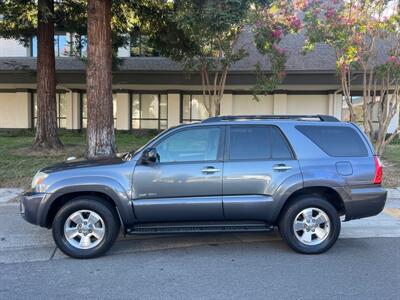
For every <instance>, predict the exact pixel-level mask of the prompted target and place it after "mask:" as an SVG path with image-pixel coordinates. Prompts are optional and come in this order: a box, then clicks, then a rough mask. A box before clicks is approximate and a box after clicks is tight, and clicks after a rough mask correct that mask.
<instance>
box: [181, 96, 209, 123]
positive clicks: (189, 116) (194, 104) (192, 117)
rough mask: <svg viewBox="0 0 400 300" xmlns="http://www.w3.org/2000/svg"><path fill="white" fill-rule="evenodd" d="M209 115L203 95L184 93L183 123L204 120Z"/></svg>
mask: <svg viewBox="0 0 400 300" xmlns="http://www.w3.org/2000/svg"><path fill="white" fill-rule="evenodd" d="M208 117H209V113H208V111H207V109H206V106H205V104H204V99H203V95H182V123H191V122H196V121H202V120H204V119H207V118H208Z"/></svg>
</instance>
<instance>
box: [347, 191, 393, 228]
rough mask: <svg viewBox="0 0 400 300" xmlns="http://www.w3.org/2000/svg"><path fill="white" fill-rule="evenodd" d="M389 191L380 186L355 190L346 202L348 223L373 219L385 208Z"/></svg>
mask: <svg viewBox="0 0 400 300" xmlns="http://www.w3.org/2000/svg"><path fill="white" fill-rule="evenodd" d="M386 198H387V191H386V190H384V189H383V188H382V187H380V186H371V187H363V188H353V189H351V192H350V199H349V200H348V201H346V202H345V203H344V204H345V209H346V219H345V220H346V221H349V220H354V219H361V218H366V217H371V216H375V215H377V214H379V213H380V212H381V211H382V210H383V208H384V207H385V203H386Z"/></svg>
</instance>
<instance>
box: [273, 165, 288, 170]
mask: <svg viewBox="0 0 400 300" xmlns="http://www.w3.org/2000/svg"><path fill="white" fill-rule="evenodd" d="M291 168H292V167H291V166H287V165H285V164H278V165H275V166H274V170H275V171H287V170H290V169H291Z"/></svg>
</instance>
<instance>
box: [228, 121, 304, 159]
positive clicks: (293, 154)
mask: <svg viewBox="0 0 400 300" xmlns="http://www.w3.org/2000/svg"><path fill="white" fill-rule="evenodd" d="M233 127H236V128H237V127H250V128H254V127H264V128H269V129H270V130H269V131H268V135H269V137H268V138H269V140H270V141H271V140H272V139H271V129H272V128H275V129H276V130H277V131H278V133H279V134H280V135H281V137H282V139H283V140H284V141H285V143H286V144H287V145H288V148H289V152H290V155H291V157H290V158H289V157H288V158H274V157H273V156H272V146H271V149H270V157H269V158H237V159H231V158H230V147H231V144H230V140H231V139H230V138H231V136H230V134H231V128H233ZM287 160H297V157H296V153H295V152H294V150H293V147H292V145H291V144H290V142H289V140H288V138H287V136H286V135H285V134H284V133H283V132H282V130H281V129H280V128H279V126H276V125H273V124H233V125H227V129H226V131H225V151H224V161H225V162H236V161H287Z"/></svg>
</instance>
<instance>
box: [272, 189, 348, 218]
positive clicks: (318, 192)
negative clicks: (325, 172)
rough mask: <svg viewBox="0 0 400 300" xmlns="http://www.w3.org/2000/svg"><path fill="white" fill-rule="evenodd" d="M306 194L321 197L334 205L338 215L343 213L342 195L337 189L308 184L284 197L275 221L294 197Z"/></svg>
mask: <svg viewBox="0 0 400 300" xmlns="http://www.w3.org/2000/svg"><path fill="white" fill-rule="evenodd" d="M307 195H310V196H318V197H322V198H324V199H326V200H327V201H328V202H329V203H331V204H332V205H333V206H334V207H335V209H336V211H337V212H338V213H339V215H344V214H345V205H344V201H343V197H342V196H341V195H340V193H339V192H338V191H337V190H335V189H334V188H332V187H327V186H308V187H302V188H300V189H297V190H296V191H294V192H292V193H291V194H290V195H289V196H288V198H287V199H286V201H285V202H284V203H283V205H282V206H281V208H280V210H279V214H278V217H277V221H279V220H280V219H281V217H282V214H283V212H284V211H285V209H286V207H288V206H289V205H291V204H292V203H293V202H294V201H296V198H298V197H301V196H307Z"/></svg>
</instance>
